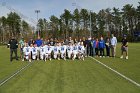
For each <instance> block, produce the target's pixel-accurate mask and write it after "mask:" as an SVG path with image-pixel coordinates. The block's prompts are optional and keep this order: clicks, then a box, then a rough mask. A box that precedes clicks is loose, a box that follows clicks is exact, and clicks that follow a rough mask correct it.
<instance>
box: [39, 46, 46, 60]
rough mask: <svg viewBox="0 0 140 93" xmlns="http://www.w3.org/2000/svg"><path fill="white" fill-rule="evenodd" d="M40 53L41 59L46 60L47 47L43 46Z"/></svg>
mask: <svg viewBox="0 0 140 93" xmlns="http://www.w3.org/2000/svg"><path fill="white" fill-rule="evenodd" d="M39 51H40V59H41V60H45V52H46V46H45V45H44V44H42V46H41V47H40V48H39Z"/></svg>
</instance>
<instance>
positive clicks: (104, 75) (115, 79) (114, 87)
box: [63, 58, 140, 93]
mask: <svg viewBox="0 0 140 93" xmlns="http://www.w3.org/2000/svg"><path fill="white" fill-rule="evenodd" d="M76 61H77V60H76ZM70 65H71V66H72V67H70ZM64 67H65V68H64V69H65V71H64V74H65V75H64V78H65V79H64V85H65V86H64V87H65V88H64V92H63V93H85V92H86V93H112V92H113V93H123V92H126V93H139V92H138V91H140V90H139V88H137V87H136V86H133V84H131V83H129V82H127V81H125V80H124V79H122V78H120V77H119V76H117V75H116V74H114V73H112V72H111V71H108V69H106V68H103V67H102V66H101V65H100V64H98V63H96V62H93V60H92V59H90V58H88V59H86V60H85V61H77V62H75V61H74V62H71V63H69V64H66V65H65V66H64Z"/></svg>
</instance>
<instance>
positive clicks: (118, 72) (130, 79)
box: [90, 57, 140, 87]
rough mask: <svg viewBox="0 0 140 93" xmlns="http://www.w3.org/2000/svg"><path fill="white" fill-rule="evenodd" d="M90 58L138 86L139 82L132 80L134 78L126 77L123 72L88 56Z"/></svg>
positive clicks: (139, 85)
mask: <svg viewBox="0 0 140 93" xmlns="http://www.w3.org/2000/svg"><path fill="white" fill-rule="evenodd" d="M90 58H92V59H93V60H95V61H96V62H98V63H99V64H101V65H102V66H104V67H106V68H107V69H110V70H111V71H113V72H114V73H116V74H118V75H119V76H121V77H123V78H124V79H126V80H128V81H129V82H131V83H133V84H134V85H136V86H138V87H140V84H139V83H137V82H136V81H134V80H132V79H130V78H128V77H126V76H125V75H123V74H121V73H119V72H118V71H116V70H114V69H112V68H111V67H109V66H107V65H105V64H104V63H102V62H101V61H99V60H97V59H95V58H93V57H90Z"/></svg>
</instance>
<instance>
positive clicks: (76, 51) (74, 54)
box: [72, 43, 78, 60]
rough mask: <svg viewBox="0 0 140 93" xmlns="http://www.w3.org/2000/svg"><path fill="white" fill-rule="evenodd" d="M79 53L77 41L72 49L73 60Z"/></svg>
mask: <svg viewBox="0 0 140 93" xmlns="http://www.w3.org/2000/svg"><path fill="white" fill-rule="evenodd" d="M77 54H78V46H77V43H75V44H74V46H73V51H72V60H74V59H75V58H76V57H77Z"/></svg>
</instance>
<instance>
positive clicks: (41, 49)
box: [39, 46, 46, 54]
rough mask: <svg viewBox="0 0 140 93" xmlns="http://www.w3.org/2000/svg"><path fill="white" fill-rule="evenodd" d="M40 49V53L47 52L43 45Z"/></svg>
mask: <svg viewBox="0 0 140 93" xmlns="http://www.w3.org/2000/svg"><path fill="white" fill-rule="evenodd" d="M39 51H40V54H45V52H46V47H45V46H41V47H40V50H39Z"/></svg>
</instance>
